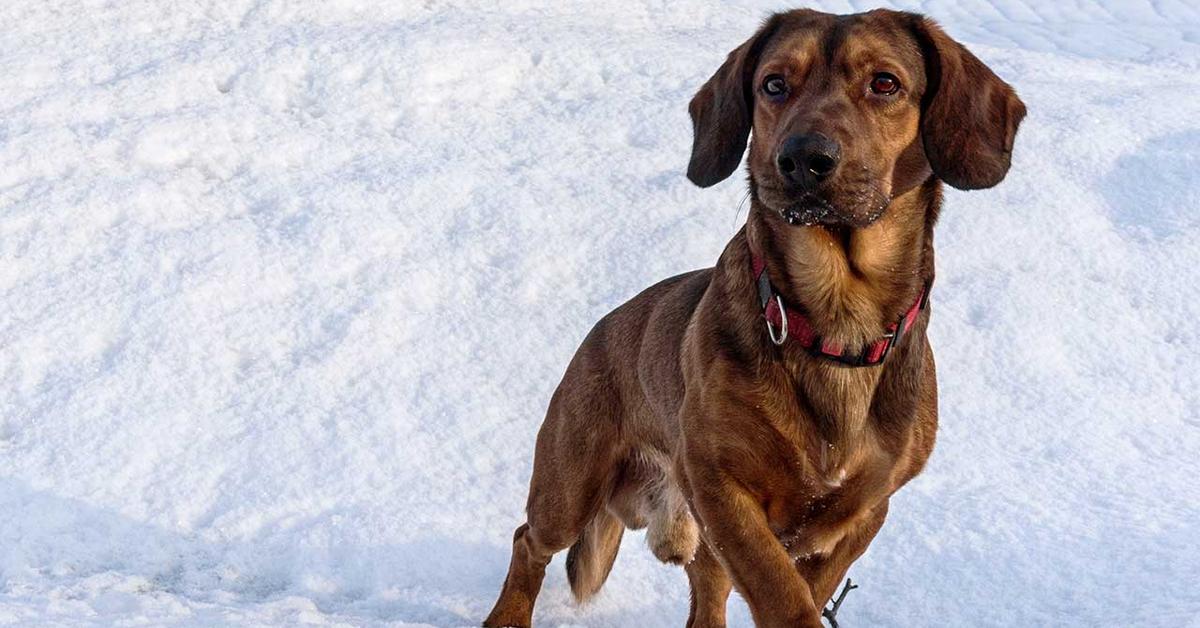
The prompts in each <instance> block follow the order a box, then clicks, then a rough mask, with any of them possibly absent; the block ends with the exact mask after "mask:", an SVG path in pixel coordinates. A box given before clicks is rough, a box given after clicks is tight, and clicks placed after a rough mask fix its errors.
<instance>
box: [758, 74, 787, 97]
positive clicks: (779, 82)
mask: <svg viewBox="0 0 1200 628" xmlns="http://www.w3.org/2000/svg"><path fill="white" fill-rule="evenodd" d="M762 90H763V93H764V94H766V95H768V96H771V97H772V98H778V97H780V96H782V95H784V94H786V93H787V81H785V80H783V77H782V76H780V75H778V74H772V75H770V76H768V77H767V78H765V79H763V84H762Z"/></svg>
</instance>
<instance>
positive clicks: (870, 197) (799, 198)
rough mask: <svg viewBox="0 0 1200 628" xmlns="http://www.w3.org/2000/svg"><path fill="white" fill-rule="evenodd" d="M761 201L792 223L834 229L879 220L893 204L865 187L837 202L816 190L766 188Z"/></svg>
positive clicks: (848, 227)
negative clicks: (788, 191) (790, 191)
mask: <svg viewBox="0 0 1200 628" xmlns="http://www.w3.org/2000/svg"><path fill="white" fill-rule="evenodd" d="M764 191H766V192H767V194H765V195H762V196H765V198H762V199H761V200H762V201H763V202H764V204H765V205H766V206H767V207H769V208H771V209H773V210H775V211H776V212H777V213H778V214H779V216H780V217H781V218H783V220H784V221H785V222H787V223H788V224H789V225H793V226H797V227H813V226H820V227H825V228H827V229H832V230H842V229H861V228H864V227H868V226H870V225H871V224H873V223H874V222H875V221H876V220H879V219H880V218H881V217H882V216H883V213H884V211H885V210H886V209H887V206H888V205H889V199H887V198H886V197H885V196H883V195H882V194H879V193H877V192H876V191H874V190H870V189H864V190H861V191H859V192H858V193H855V194H850V195H849V198H848V199H846V200H847V201H848V202H844V201H841V200H840V199H839V201H837V202H835V201H832V200H830V199H828V198H826V197H825V196H824V195H821V194H817V193H814V192H801V193H799V194H798V195H793V194H786V193H783V192H782V191H780V190H773V189H768V190H764ZM843 196H845V195H843Z"/></svg>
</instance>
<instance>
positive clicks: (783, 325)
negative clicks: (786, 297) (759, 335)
mask: <svg viewBox="0 0 1200 628" xmlns="http://www.w3.org/2000/svg"><path fill="white" fill-rule="evenodd" d="M775 304H776V305H778V306H779V319H780V324H779V327H780V329H781V330H782V331H781V334H780V335H779V337H778V338H777V337H775V327H774V326H773V325H771V319H770V317H768V316H767V313H766V312H765V311H764V312H763V320H764V321H766V322H767V335H768V336H770V337H771V342H773V343H775V346H779V345H782V344H783V343H784V341H785V340H787V337H788V323H787V310H786V309H784V307H783V299H781V298H779V295H778V294H777V295H775Z"/></svg>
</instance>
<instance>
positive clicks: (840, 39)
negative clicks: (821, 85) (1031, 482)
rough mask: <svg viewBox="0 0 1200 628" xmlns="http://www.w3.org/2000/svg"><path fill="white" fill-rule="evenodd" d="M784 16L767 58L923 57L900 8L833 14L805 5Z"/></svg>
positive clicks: (870, 60) (867, 60) (803, 61)
mask: <svg viewBox="0 0 1200 628" xmlns="http://www.w3.org/2000/svg"><path fill="white" fill-rule="evenodd" d="M782 17H783V19H782V20H781V21H780V24H779V28H778V29H777V30H776V31H775V33H774V34H773V35H772V37H771V40H770V42H769V43H768V45H767V47H766V49H765V50H764V54H763V58H762V61H764V62H768V63H770V62H774V63H784V64H795V65H807V64H811V63H814V62H824V63H834V62H837V61H843V62H849V63H851V64H856V65H857V64H878V63H881V62H885V61H892V62H895V63H900V64H903V65H911V64H916V63H919V62H920V59H921V53H920V49H919V47H918V45H917V42H916V41H915V40H914V38H913V35H912V33H911V31H910V29H909V28H908V26H907V25H906V23H905V21H904V19H903V17H902V14H898V13H896V12H894V11H883V10H876V11H871V12H869V13H856V14H852V15H833V14H829V13H819V12H816V11H805V10H802V11H793V12H791V13H788V14H785V15H784V16H782Z"/></svg>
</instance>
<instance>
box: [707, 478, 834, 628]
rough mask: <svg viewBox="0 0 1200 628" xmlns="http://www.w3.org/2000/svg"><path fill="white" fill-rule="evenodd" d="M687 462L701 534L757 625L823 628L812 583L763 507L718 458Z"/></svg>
mask: <svg viewBox="0 0 1200 628" xmlns="http://www.w3.org/2000/svg"><path fill="white" fill-rule="evenodd" d="M686 466H687V468H688V483H689V485H690V487H691V492H692V503H693V507H694V509H695V511H696V515H697V518H698V519H699V523H700V524H701V527H702V530H703V535H704V537H705V539H706V541H707V542H708V544H709V547H711V548H712V549H713V551H714V552H715V553H716V554H717V557H718V558H719V560H720V562H721V564H722V565H723V566H724V567H725V569H726V571H728V572H729V575H730V576H731V577H732V578H733V582H734V585H735V586H736V587H737V589H738V591H740V592H741V594H742V596H743V597H745V598H746V603H747V604H748V605H749V606H750V612H751V614H753V615H754V623H755V625H757V626H759V627H760V628H775V627H781V628H782V627H785V626H786V627H787V628H797V627H803V628H819V627H821V625H822V624H821V615H820V611H819V610H818V608H817V606H816V605H815V604H814V603H813V599H812V593H811V591H810V589H809V586H808V584H807V583H806V582H805V581H804V580H803V578H801V577H800V574H799V573H798V572H797V571H796V567H795V564H794V562H793V561H792V559H791V557H790V556H788V553H787V551H786V550H785V549H784V548H783V545H782V544H781V543H780V542H779V539H777V538H776V537H775V535H774V534H773V533H772V532H771V528H770V527H769V526H768V524H767V516H766V513H765V512H764V511H763V508H762V505H761V504H759V503H758V501H757V500H756V499H754V497H753V496H752V495H751V494H750V493H749V492H747V491H746V490H745V489H744V488H743V487H742V485H741V484H740V483H738V482H737V481H736V480H734V479H733V478H731V477H729V475H728V474H727V473H726V472H724V471H722V470H721V469H720V468H719V466H718V463H716V462H715V461H692V462H691V463H689V464H687V465H686Z"/></svg>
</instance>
